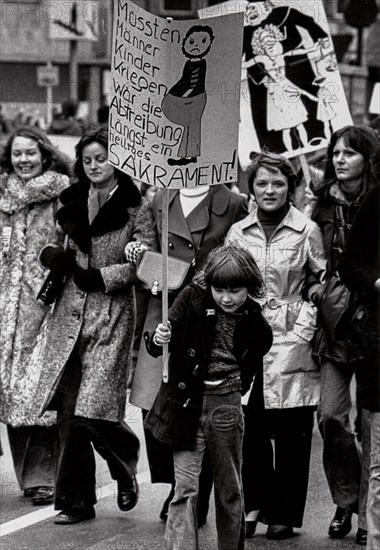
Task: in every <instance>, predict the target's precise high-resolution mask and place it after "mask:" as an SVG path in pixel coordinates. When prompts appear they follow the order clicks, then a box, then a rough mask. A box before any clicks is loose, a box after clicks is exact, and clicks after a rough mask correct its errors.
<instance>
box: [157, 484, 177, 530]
mask: <svg viewBox="0 0 380 550" xmlns="http://www.w3.org/2000/svg"><path fill="white" fill-rule="evenodd" d="M173 497H174V487H173V486H172V488H171V489H170V493H169V494H168V496H167V499H166V500H165V502H164V504H163V505H162V509H161V512H160V516H159V517H160V519H162V521H166V520H167V519H168V513H169V504H170V503H171V501H172V500H173Z"/></svg>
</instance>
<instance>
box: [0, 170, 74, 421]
mask: <svg viewBox="0 0 380 550" xmlns="http://www.w3.org/2000/svg"><path fill="white" fill-rule="evenodd" d="M68 185H69V179H68V177H67V176H64V175H62V174H58V173H57V172H54V171H46V172H45V173H44V174H42V175H40V176H38V177H35V178H32V179H30V180H29V181H27V182H26V183H23V182H22V181H21V180H20V179H19V178H18V177H17V176H16V175H15V174H11V175H6V176H4V178H3V187H4V192H3V193H0V231H1V235H2V239H1V242H0V251H1V265H0V318H1V331H0V420H1V421H2V422H4V423H6V424H10V425H12V426H14V427H19V426H33V425H50V424H52V423H53V422H54V421H55V415H54V414H53V413H48V414H46V415H44V417H42V418H40V417H39V416H38V415H36V414H35V412H33V407H32V403H33V395H34V393H35V390H36V386H37V383H38V380H39V377H40V373H41V367H42V365H41V362H40V360H39V353H40V351H41V346H42V345H43V340H44V334H45V320H46V316H47V314H48V311H49V310H48V308H46V307H45V306H43V305H42V304H41V303H39V302H37V300H36V296H37V293H38V291H39V289H40V287H41V285H42V282H43V280H44V278H45V276H46V275H45V272H44V269H43V267H42V266H41V264H40V262H39V260H38V257H39V252H40V250H41V249H42V248H43V247H44V246H45V245H46V244H47V243H49V242H52V241H53V242H54V241H55V240H56V238H58V235H57V232H56V223H55V212H56V210H57V207H58V197H59V195H60V193H61V192H62V191H63V190H64V189H65V188H66V187H67V186H68Z"/></svg>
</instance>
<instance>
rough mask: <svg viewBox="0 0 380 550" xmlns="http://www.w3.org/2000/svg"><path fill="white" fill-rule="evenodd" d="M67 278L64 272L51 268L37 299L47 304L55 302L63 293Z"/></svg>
mask: <svg viewBox="0 0 380 550" xmlns="http://www.w3.org/2000/svg"><path fill="white" fill-rule="evenodd" d="M65 280H66V276H65V275H64V274H62V273H56V272H54V271H51V270H50V271H49V273H48V274H47V276H46V279H45V280H44V282H43V283H42V286H41V288H40V290H39V292H38V294H37V300H39V301H40V302H42V303H43V304H44V305H45V306H50V305H51V304H53V303H54V302H55V300H56V299H57V298H58V296H60V295H61V293H62V290H63V287H64V286H65Z"/></svg>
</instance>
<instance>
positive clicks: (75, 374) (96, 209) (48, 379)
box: [35, 128, 156, 524]
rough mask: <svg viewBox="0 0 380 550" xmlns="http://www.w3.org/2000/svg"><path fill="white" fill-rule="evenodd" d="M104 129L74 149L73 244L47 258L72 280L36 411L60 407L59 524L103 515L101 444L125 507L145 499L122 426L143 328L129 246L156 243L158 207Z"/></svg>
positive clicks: (53, 327)
mask: <svg viewBox="0 0 380 550" xmlns="http://www.w3.org/2000/svg"><path fill="white" fill-rule="evenodd" d="M107 150H108V136H107V130H106V129H104V128H103V129H100V130H94V131H91V132H88V133H86V134H84V135H83V137H82V138H81V140H80V141H79V143H78V145H77V147H76V163H75V167H74V170H75V175H76V177H77V183H75V184H73V185H71V186H70V187H69V188H68V189H66V190H65V191H64V192H63V193H62V195H61V197H60V200H61V203H62V205H63V206H62V207H61V208H60V209H59V210H58V212H57V220H58V223H59V224H60V226H61V228H62V230H63V231H64V232H65V233H66V235H68V248H67V249H64V248H62V247H57V246H48V247H46V248H45V249H44V250H43V251H42V253H41V262H42V263H43V264H44V265H45V266H46V267H49V268H50V269H51V270H53V271H57V272H61V273H64V274H65V275H66V283H65V287H64V289H63V292H62V295H61V296H60V297H59V298H58V300H57V301H56V304H55V307H54V310H53V312H52V315H51V317H50V318H49V322H48V330H47V346H46V349H45V352H44V354H43V369H42V374H41V378H40V383H39V387H38V390H37V393H36V396H35V403H36V407H38V408H39V409H40V411H41V412H43V411H45V410H46V409H56V410H58V427H59V431H60V438H61V445H62V450H61V454H60V459H59V464H58V474H57V482H56V495H55V508H56V509H57V510H62V512H61V513H60V514H58V516H56V518H55V522H56V523H59V524H71V523H78V522H80V521H84V520H87V519H91V518H93V517H94V516H95V510H94V504H95V503H96V493H95V459H94V452H93V447H95V449H96V450H97V451H98V453H99V454H100V455H101V456H102V457H103V458H104V459H105V460H106V461H107V464H108V467H109V470H110V473H111V476H112V478H113V479H115V480H116V481H117V487H118V497H117V502H118V506H119V508H120V509H121V510H123V511H127V510H130V509H131V508H133V507H134V506H135V505H136V503H137V499H138V486H137V481H136V477H135V473H136V465H137V460H138V454H139V440H138V438H137V436H136V435H135V434H134V433H133V431H132V430H131V429H130V428H129V427H128V426H127V424H126V423H125V422H124V417H125V406H126V393H127V376H128V367H129V363H130V360H131V353H132V344H133V333H134V326H135V317H136V311H135V296H134V284H135V283H136V282H137V278H136V268H135V265H134V264H133V262H131V261H127V260H126V258H125V256H124V249H125V247H126V245H127V244H128V243H130V242H131V241H138V242H139V243H141V244H144V245H145V246H146V247H147V248H155V247H156V232H155V228H154V222H153V215H152V212H151V207H150V205H149V204H148V203H147V202H146V201H145V200H142V199H141V195H140V192H139V191H138V189H137V187H136V186H135V185H134V183H133V181H132V180H131V178H130V177H129V176H127V175H126V174H123V173H122V172H120V171H119V170H116V169H114V167H113V166H112V165H110V164H109V163H108V156H107Z"/></svg>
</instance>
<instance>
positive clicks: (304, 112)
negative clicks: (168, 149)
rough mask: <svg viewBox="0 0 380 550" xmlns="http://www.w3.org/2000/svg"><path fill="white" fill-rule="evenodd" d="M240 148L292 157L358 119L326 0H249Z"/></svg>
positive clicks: (244, 157) (245, 152)
mask: <svg viewBox="0 0 380 550" xmlns="http://www.w3.org/2000/svg"><path fill="white" fill-rule="evenodd" d="M245 19H246V25H245V27H244V46H243V55H244V58H243V67H244V68H245V69H246V79H245V81H244V82H243V85H242V99H243V100H242V102H241V120H242V124H241V127H240V144H241V146H242V147H241V148H240V147H239V155H240V159H241V162H242V164H244V163H245V162H249V156H250V153H251V151H260V150H262V149H263V148H268V149H269V150H271V151H275V152H278V153H282V154H284V155H285V156H288V157H293V156H296V155H300V154H305V153H308V152H311V151H315V150H317V149H320V148H323V147H326V146H327V144H328V142H329V139H330V137H331V134H332V132H334V131H335V130H337V129H339V128H342V127H343V126H345V125H347V124H352V119H351V115H350V112H349V108H348V105H347V101H346V97H345V94H344V89H343V85H342V81H341V78H340V74H339V68H338V63H337V60H336V56H335V52H334V48H333V42H332V39H331V35H330V31H329V27H328V23H327V18H326V15H325V11H324V6H323V3H322V1H321V0H316V1H315V2H314V1H313V2H300V1H299V2H297V1H291V2H290V1H287V0H271V1H268V0H267V1H265V2H258V3H247V6H246V11H245Z"/></svg>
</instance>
